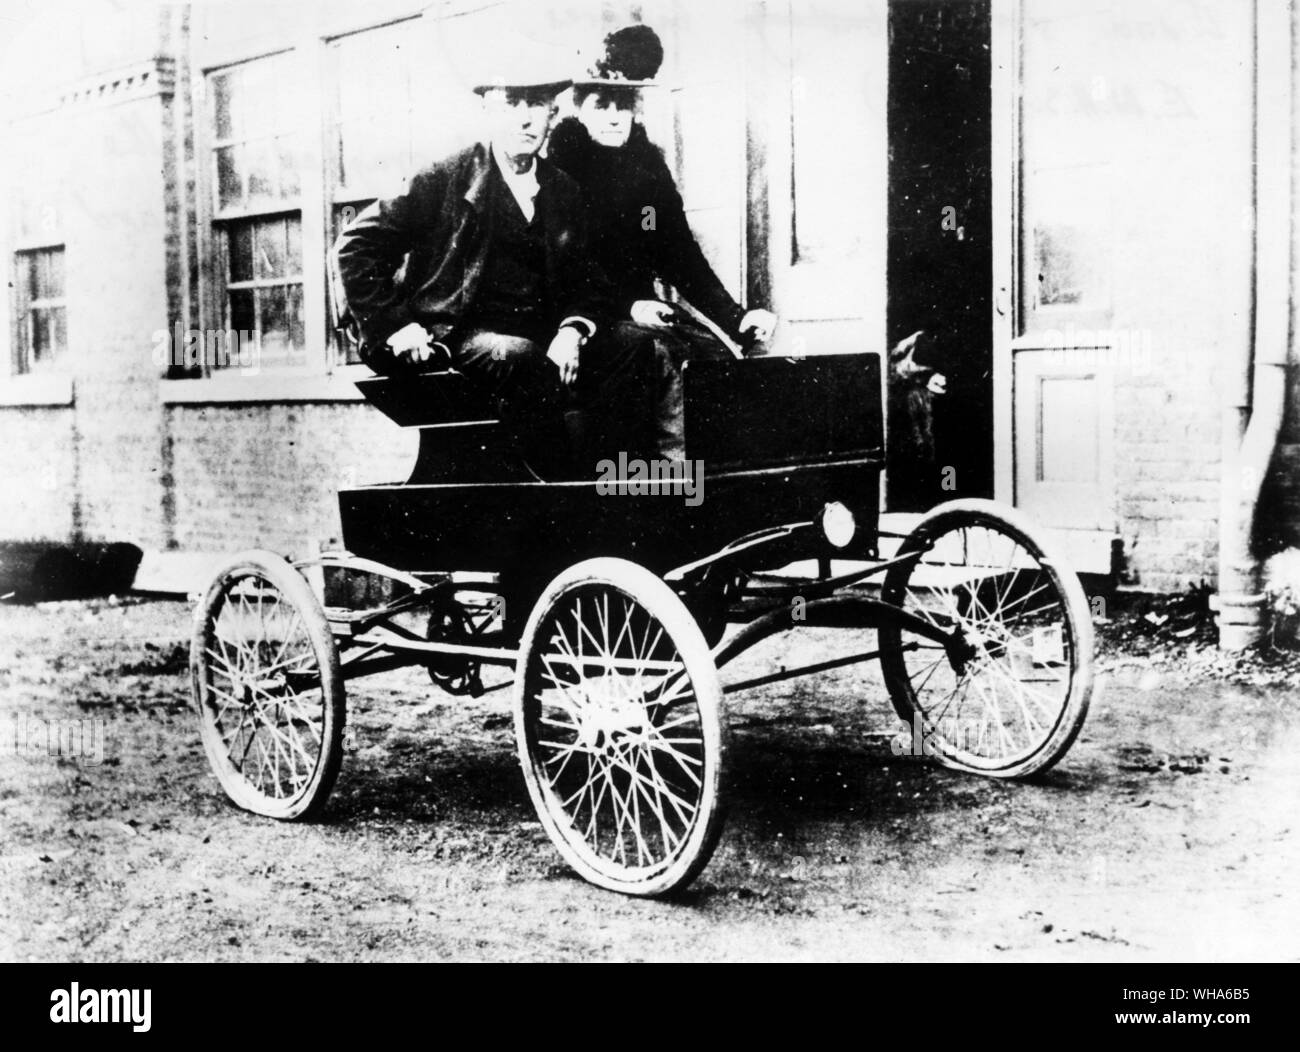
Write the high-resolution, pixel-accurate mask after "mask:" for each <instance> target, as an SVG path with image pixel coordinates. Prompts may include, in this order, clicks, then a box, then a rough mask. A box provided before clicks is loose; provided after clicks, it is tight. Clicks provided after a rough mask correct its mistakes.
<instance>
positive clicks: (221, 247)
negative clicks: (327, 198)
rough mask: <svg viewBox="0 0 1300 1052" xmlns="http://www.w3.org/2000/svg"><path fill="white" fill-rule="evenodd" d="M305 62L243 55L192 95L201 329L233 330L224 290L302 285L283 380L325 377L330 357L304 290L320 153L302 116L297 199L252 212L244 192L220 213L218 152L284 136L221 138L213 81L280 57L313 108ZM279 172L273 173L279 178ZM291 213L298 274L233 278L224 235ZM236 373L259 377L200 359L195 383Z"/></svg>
mask: <svg viewBox="0 0 1300 1052" xmlns="http://www.w3.org/2000/svg"><path fill="white" fill-rule="evenodd" d="M308 57H309V56H308V55H307V54H306V52H304V50H303V48H302V47H301V46H290V47H283V48H278V49H276V50H274V51H269V52H266V53H264V54H259V55H255V56H250V57H246V58H241V59H239V60H238V61H231V62H223V63H220V64H215V65H212V66H208V67H205V68H203V69H201V70H199V71H198V73H197V74H196V76H195V80H194V88H195V94H196V96H197V98H196V103H197V105H196V106H195V107H194V110H195V169H196V173H195V174H196V179H195V182H196V184H197V185H196V197H197V200H196V208H195V221H196V223H197V226H198V231H197V236H196V242H197V245H198V251H199V261H200V281H199V290H200V291H199V324H200V326H201V327H202V328H203V329H204V330H205V331H209V332H210V331H213V330H220V331H223V332H225V331H229V330H230V329H231V328H233V318H232V317H231V314H230V302H229V293H230V292H231V290H232V288H234V289H235V290H239V289H244V288H247V289H249V290H252V289H257V288H261V287H272V286H274V287H280V288H284V289H286V290H287V289H289V288H292V287H295V286H296V287H299V288H300V289H301V290H302V292H301V296H302V311H303V314H302V332H303V343H302V347H301V348H292V349H291V351H290V353H294V352H295V351H296V352H298V353H300V354H301V355H302V358H303V360H302V363H301V365H289V366H287V367H282V366H280V365H279V364H277V365H276V367H275V369H274V372H275V373H276V374H277V375H280V374H283V375H284V376H286V377H293V376H304V377H312V376H319V375H322V374H326V375H327V374H328V373H329V364H330V363H329V362H328V360H326V359H324V358H323V357H322V356H321V355H320V345H319V344H318V343H317V344H313V340H312V333H311V328H312V327H311V315H312V313H313V310H314V306H313V303H312V300H311V297H310V293H309V288H308V286H309V281H308V272H309V271H310V270H311V268H310V267H309V266H308V265H307V260H308V259H309V258H310V257H309V255H308V252H309V250H308V244H307V242H308V227H309V225H310V216H311V211H310V208H309V201H310V200H311V188H310V186H309V184H310V182H311V180H312V175H313V172H314V170H315V166H314V165H313V164H311V157H312V155H313V154H314V153H315V152H317V151H318V146H317V145H316V144H315V143H313V141H312V138H313V136H312V127H313V122H312V120H311V119H310V118H311V114H310V113H308V114H306V115H305V116H306V118H307V119H306V120H305V122H304V128H303V129H302V130H301V134H302V136H303V139H302V158H303V163H302V165H301V168H300V170H299V171H298V172H297V175H298V178H299V188H298V194H297V195H296V197H293V198H282V199H273V200H268V201H266V202H264V204H262V205H259V206H256V207H249V206H248V201H247V199H246V195H241V199H240V203H239V207H235V208H221V207H220V202H219V201H218V200H217V191H218V187H219V177H218V172H217V165H218V159H217V151H218V150H221V149H223V148H227V147H232V146H234V147H237V146H241V145H245V144H248V143H257V142H268V141H269V142H275V141H276V138H277V136H278V135H279V134H283V132H282V130H280V129H272V130H270V131H268V132H265V133H264V134H261V135H254V136H247V137H244V136H241V135H240V134H239V133H241V132H242V131H243V129H234V128H232V129H231V132H232V135H231V136H229V137H225V138H223V137H220V136H218V134H217V125H216V89H215V87H214V83H215V80H216V78H218V77H220V76H224V75H228V74H230V73H231V72H232V71H235V70H238V69H240V68H246V67H248V66H250V65H252V64H253V63H257V62H272V61H275V60H280V61H281V62H282V63H283V64H284V66H285V68H284V70H283V71H282V72H283V73H284V74H285V75H287V76H291V77H298V78H300V79H301V81H302V83H301V89H302V98H303V99H304V100H306V105H307V106H308V108H309V109H310V108H313V107H314V103H313V102H312V101H311V99H312V98H313V91H312V89H313V87H314V85H313V83H312V81H311V78H310V62H309V61H307V59H308ZM278 171H279V170H278V168H277V174H278ZM244 178H245V180H246V178H247V176H246V175H245V177H244ZM295 216H296V217H297V219H298V223H299V246H300V251H301V255H302V259H301V266H300V269H299V271H298V273H297V274H296V275H285V276H281V277H276V278H268V279H259V278H252V279H250V280H249V281H238V282H236V281H231V271H230V251H229V241H230V236H231V235H230V233H229V231H230V230H231V229H232V228H233V227H234V226H235V225H236V224H240V223H247V224H250V225H251V224H254V223H258V222H265V221H274V220H277V219H287V218H293V217H295ZM254 295H255V300H254V302H255V303H256V302H257V300H256V293H255V294H254ZM322 305H323V301H322ZM254 314H255V316H254V319H253V323H254V329H255V331H256V332H258V333H259V337H258V341H259V345H260V332H261V327H260V326H261V320H260V316H258V315H259V312H258V311H257V310H256V309H255V311H254ZM235 373H237V374H239V375H241V376H242V377H244V378H245V379H248V378H252V377H253V376H257V375H260V368H258V369H247V370H246V369H243V368H236V366H235V365H234V364H232V365H230V366H226V367H223V368H214V367H213V364H212V362H210V361H209V360H208V356H207V355H206V354H205V355H204V356H203V360H202V361H201V362H200V363H199V366H198V376H197V378H198V379H204V380H215V379H218V378H226V377H230V376H231V375H232V374H235Z"/></svg>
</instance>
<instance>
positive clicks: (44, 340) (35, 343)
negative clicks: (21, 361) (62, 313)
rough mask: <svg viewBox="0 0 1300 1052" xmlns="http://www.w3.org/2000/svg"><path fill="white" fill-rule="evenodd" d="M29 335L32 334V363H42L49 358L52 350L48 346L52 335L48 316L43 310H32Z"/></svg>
mask: <svg viewBox="0 0 1300 1052" xmlns="http://www.w3.org/2000/svg"><path fill="white" fill-rule="evenodd" d="M30 317H31V334H32V361H33V363H35V362H43V361H45V360H46V359H48V358H49V357H51V351H52V350H53V348H52V347H51V346H50V345H51V342H52V340H53V334H52V333H51V331H50V319H49V315H48V314H47V313H46V312H45V311H43V310H33V311H32V312H31V315H30Z"/></svg>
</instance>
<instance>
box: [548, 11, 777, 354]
mask: <svg viewBox="0 0 1300 1052" xmlns="http://www.w3.org/2000/svg"><path fill="white" fill-rule="evenodd" d="M663 57H664V52H663V46H662V45H661V44H660V42H659V37H658V35H657V34H656V33H655V31H654V30H653V29H651V28H650V27H649V26H643V25H634V26H628V27H627V28H625V29H620V30H618V31H617V32H615V33H611V34H610V35H609V36H607V37H606V38H605V41H604V54H603V55H602V56H601V57H600V59H598V60H597V62H596V63H595V66H594V67H593V68H592V70H591V71H590V75H589V76H588V77H587V78H585V79H579V80H576V81H575V82H574V87H573V94H574V104H575V106H576V107H577V111H578V115H577V117H576V118H575V117H567V118H565V119H564V120H563V121H561V122H560V123H559V124H558V125H557V126H556V127H555V130H554V131H553V132H552V133H551V138H550V143H549V147H548V157H549V158H550V159H551V160H552V161H553V162H555V163H556V164H557V165H559V167H561V168H563V169H564V170H565V171H566V172H568V173H569V175H570V176H572V177H573V179H574V180H575V181H576V182H577V183H578V184H579V186H580V187H581V188H582V191H583V198H584V200H585V202H586V206H587V214H588V221H589V223H590V231H589V233H590V236H591V242H592V246H593V249H594V251H595V253H596V262H597V263H598V264H599V265H600V266H601V268H602V269H603V270H604V271H605V274H606V275H607V276H608V277H609V279H610V281H611V283H612V284H613V286H614V289H615V294H616V296H617V302H618V305H619V307H620V308H621V309H623V310H624V311H625V312H626V313H625V315H624V316H625V317H629V318H631V319H632V320H633V321H635V322H637V323H638V324H641V325H644V326H647V327H649V328H652V329H654V330H656V332H657V334H658V335H659V336H660V337H661V339H662V340H663V342H664V343H665V344H666V345H667V346H668V347H669V349H670V350H671V352H672V354H673V357H674V358H675V360H676V362H677V364H679V365H680V364H681V362H682V361H684V360H685V359H686V358H688V357H693V356H706V357H712V356H728V354H729V352H728V350H727V348H726V347H725V345H724V344H722V343H721V342H720V341H719V340H717V339H716V337H714V336H713V334H711V333H710V332H708V330H707V329H705V328H704V327H702V326H699V325H696V324H694V323H693V322H691V321H690V320H689V319H688V318H687V317H686V316H685V315H684V314H683V313H682V312H681V311H678V310H676V309H675V308H674V307H672V306H671V305H670V304H668V303H666V302H664V300H663V299H662V298H661V297H660V295H659V291H658V289H657V287H656V282H657V281H658V282H662V283H666V284H668V285H671V286H673V287H674V288H675V289H676V290H677V291H678V293H680V294H681V296H683V297H684V298H685V299H686V300H687V301H688V302H689V303H690V304H691V305H692V306H693V307H694V308H695V309H696V310H697V311H699V312H700V313H701V314H703V315H705V316H706V317H708V318H709V319H710V320H711V321H713V323H714V324H715V325H717V326H718V328H719V329H721V330H722V331H723V332H725V333H726V334H727V336H728V337H730V338H731V339H733V340H735V341H736V342H737V343H739V344H741V345H742V346H744V345H748V344H749V343H751V342H754V341H766V340H768V339H770V338H771V335H772V330H773V329H774V328H775V326H776V316H775V315H773V314H772V313H771V312H769V311H766V310H749V311H746V310H745V309H744V308H742V307H741V306H740V305H739V304H737V303H736V301H735V300H734V299H732V297H731V295H730V294H729V293H728V292H727V290H726V289H725V288H724V287H723V285H722V282H721V281H719V280H718V277H717V275H716V274H714V273H713V268H712V267H710V266H709V263H708V260H706V259H705V258H704V253H703V252H701V251H700V246H699V244H698V243H697V242H696V240H695V236H694V234H692V233H691V228H690V225H689V224H688V223H687V221H686V213H685V211H684V209H683V207H682V199H681V195H680V194H679V193H678V192H677V186H676V184H675V183H674V182H673V177H672V173H671V172H669V170H668V165H667V163H666V162H665V161H664V156H663V152H662V151H661V150H660V149H659V148H658V147H657V146H655V145H654V144H653V143H652V142H651V141H650V139H649V138H648V137H647V135H646V131H645V128H644V126H643V125H642V124H641V122H640V121H638V120H637V119H636V109H637V102H638V93H639V91H640V90H641V89H642V88H646V87H651V86H654V84H655V81H654V79H653V78H654V76H655V74H656V73H658V72H659V67H660V65H661V64H662V63H663Z"/></svg>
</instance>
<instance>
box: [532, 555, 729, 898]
mask: <svg viewBox="0 0 1300 1052" xmlns="http://www.w3.org/2000/svg"><path fill="white" fill-rule="evenodd" d="M589 584H604V585H609V586H612V587H613V588H615V589H617V590H619V591H621V592H623V593H624V594H625V595H627V596H628V597H630V598H631V599H632V600H633V601H634V602H636V603H638V604H639V605H640V606H641V607H642V609H644V610H645V611H646V612H648V613H649V614H650V615H651V616H652V617H654V618H655V619H656V620H657V621H658V622H659V624H660V625H662V626H663V627H664V630H665V632H666V633H667V635H668V636H669V638H670V639H671V640H672V643H673V645H674V646H675V647H676V649H677V652H678V653H679V654H680V655H681V657H682V660H683V662H684V663H685V665H686V671H687V675H688V676H689V677H690V679H691V683H692V686H693V688H694V693H695V700H696V704H697V706H698V710H699V715H700V726H701V733H702V737H703V739H704V744H705V770H704V775H703V777H702V782H703V787H702V789H701V799H700V811H701V813H700V814H699V815H697V816H696V819H695V821H694V823H693V825H692V827H691V831H690V833H689V835H688V836H687V838H686V839H687V844H686V846H685V848H684V849H683V850H682V851H680V852H679V854H678V857H677V858H675V859H674V860H673V861H672V862H671V863H670V864H669V865H668V867H667V868H665V869H664V870H663V871H662V872H660V873H657V874H654V875H652V876H651V877H650V878H647V879H643V880H620V879H618V878H617V877H616V876H613V875H611V874H609V873H606V872H602V871H601V870H599V869H597V868H595V867H594V866H593V865H592V864H591V862H590V861H589V860H588V859H587V858H585V857H584V856H583V854H582V853H580V852H579V851H578V850H576V849H575V847H574V844H573V843H572V842H571V840H570V838H569V836H568V835H567V834H566V830H565V829H563V828H561V826H560V824H559V822H558V821H557V819H556V816H555V815H553V814H552V812H551V809H550V807H549V806H548V800H547V793H548V791H549V790H548V788H546V787H544V786H543V785H542V784H541V781H540V779H539V777H538V773H537V769H536V766H535V764H534V761H533V756H532V753H531V749H530V747H529V741H530V733H529V727H528V725H527V723H528V717H527V711H526V705H525V696H524V695H525V688H526V682H527V676H526V674H525V673H526V669H527V666H528V662H529V660H530V658H531V657H532V655H533V652H534V650H535V649H536V648H537V646H538V639H537V634H538V628H539V626H540V624H541V623H542V621H543V619H544V618H545V616H546V614H547V613H548V611H550V609H551V608H552V607H553V606H554V605H555V604H556V603H558V602H560V601H562V600H563V599H564V597H565V596H566V595H567V594H568V593H569V592H570V591H572V590H574V589H577V588H581V587H583V586H585V585H589ZM514 718H515V743H516V747H517V750H518V753H519V764H520V767H521V768H522V770H523V775H524V783H525V785H526V786H527V787H528V795H529V797H530V798H531V800H532V802H533V807H534V809H535V810H536V812H537V817H538V819H539V820H540V821H541V824H542V828H544V829H545V830H546V833H547V835H548V836H549V837H550V838H551V842H552V843H553V844H554V845H555V847H556V849H557V850H558V851H559V853H560V855H561V856H562V857H563V858H564V860H565V862H567V863H568V864H569V866H570V867H572V869H573V870H574V871H575V872H576V873H577V874H578V875H579V876H581V877H582V878H583V879H584V880H587V881H589V882H590V883H592V884H595V885H596V886H598V887H602V888H606V889H608V890H610V891H617V892H620V893H622V894H625V895H633V896H640V897H653V896H662V895H668V894H670V893H672V892H674V891H677V890H680V889H681V888H684V887H686V885H688V884H690V882H691V881H692V880H694V879H695V878H696V876H698V875H699V873H700V871H701V870H703V869H704V867H705V866H706V865H707V864H708V862H709V858H710V857H711V856H712V854H713V851H714V849H715V848H716V847H717V844H718V839H719V837H720V836H721V834H722V828H723V825H724V824H725V812H726V803H727V792H726V773H727V752H728V749H729V745H730V728H729V726H728V724H727V720H726V718H725V715H724V712H723V706H722V687H721V684H720V682H719V680H718V670H717V667H716V666H715V665H714V663H713V658H712V655H711V654H710V653H709V645H708V643H707V642H706V641H705V639H704V636H703V635H702V634H701V632H700V629H699V626H698V625H697V624H696V622H695V619H694V617H692V616H691V613H690V611H689V610H688V609H687V608H686V605H685V604H684V603H683V602H682V601H681V599H680V598H678V596H677V595H676V594H675V593H674V592H673V590H672V589H671V588H669V587H668V585H667V584H665V583H664V582H663V581H662V580H660V579H659V578H658V577H656V576H655V575H654V574H653V573H651V572H650V571H649V570H647V569H645V568H644V567H642V566H639V565H638V564H636V563H633V562H629V561H628V560H626V559H617V558H596V559H588V560H586V561H584V562H580V563H577V564H575V565H573V566H571V567H569V568H568V569H567V570H564V571H562V572H561V573H560V574H559V575H558V576H557V577H556V578H555V579H554V580H553V581H552V582H551V583H550V584H549V585H548V586H547V587H546V588H545V590H543V592H542V594H541V596H540V597H539V598H538V600H537V602H536V603H535V604H534V606H533V610H532V613H531V614H530V615H529V618H528V622H527V624H526V625H525V627H524V632H523V636H522V639H521V642H520V647H519V660H518V663H517V664H516V667H515V683H514ZM584 846H585V845H584Z"/></svg>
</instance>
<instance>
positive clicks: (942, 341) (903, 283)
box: [885, 0, 994, 512]
mask: <svg viewBox="0 0 1300 1052" xmlns="http://www.w3.org/2000/svg"><path fill="white" fill-rule="evenodd" d="M991 43H992V41H991V26H990V0H890V4H889V88H888V138H889V175H888V201H889V204H888V231H889V233H888V248H887V256H888V260H887V275H886V297H887V300H886V314H885V317H886V337H887V345H888V346H889V347H891V348H892V347H894V346H895V344H897V343H898V341H899V340H901V339H903V338H904V337H906V336H908V335H909V334H911V333H913V332H915V331H916V330H918V329H924V330H925V331H926V332H927V333H930V334H932V339H931V340H929V341H923V342H922V343H921V344H920V346H919V349H918V351H917V354H916V356H915V359H916V364H917V365H919V366H923V367H924V370H923V371H920V372H914V371H912V370H909V369H898V368H891V369H890V370H889V380H888V398H887V402H888V414H889V415H888V425H887V426H888V436H889V439H888V471H887V475H886V502H887V506H888V508H889V510H890V511H905V512H906V511H923V510H925V509H927V508H929V507H931V506H933V505H934V504H937V503H939V502H940V501H943V500H950V499H952V498H955V497H990V496H992V495H993V234H994V231H993V229H992V197H993V194H992V191H993V188H992V83H991V80H992V63H991V55H990V49H991ZM931 370H933V371H937V372H939V373H942V375H943V377H944V379H945V380H946V392H945V393H942V394H935V393H933V392H932V391H931V389H930V388H931V386H934V385H930V384H929V379H930V371H931ZM904 373H906V374H908V375H903V374H904Z"/></svg>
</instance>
